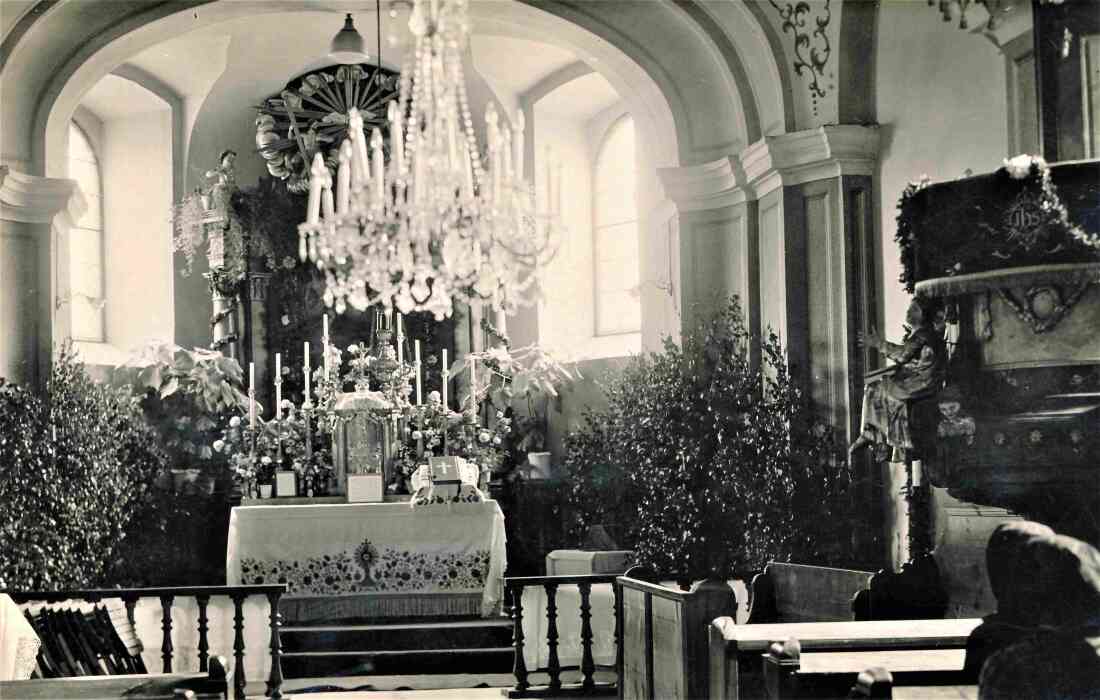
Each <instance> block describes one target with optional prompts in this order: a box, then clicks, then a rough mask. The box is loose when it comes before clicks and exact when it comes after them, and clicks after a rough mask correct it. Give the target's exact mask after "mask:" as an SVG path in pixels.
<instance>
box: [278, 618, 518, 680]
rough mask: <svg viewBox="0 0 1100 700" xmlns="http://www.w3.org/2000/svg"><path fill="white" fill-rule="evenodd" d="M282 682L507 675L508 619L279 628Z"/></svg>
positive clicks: (509, 652) (509, 665)
mask: <svg viewBox="0 0 1100 700" xmlns="http://www.w3.org/2000/svg"><path fill="white" fill-rule="evenodd" d="M280 640H281V642H282V647H283V663H282V666H283V675H284V676H285V677H287V678H319V677H325V676H371V675H398V674H406V673H414V674H447V673H507V672H509V671H510V670H511V669H512V661H513V656H512V623H511V621H510V620H508V619H507V618H491V619H484V618H472V619H457V620H456V619H455V618H438V619H419V620H416V621H412V622H410V621H404V620H392V621H378V622H374V621H372V622H367V623H362V624H323V625H322V624H310V625H295V624H289V625H286V626H285V627H283V629H282V631H281V634H280Z"/></svg>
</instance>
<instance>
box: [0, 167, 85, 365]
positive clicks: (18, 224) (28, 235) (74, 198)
mask: <svg viewBox="0 0 1100 700" xmlns="http://www.w3.org/2000/svg"><path fill="white" fill-rule="evenodd" d="M84 207H85V203H84V198H83V196H81V194H80V190H79V188H78V187H77V185H76V183H75V182H74V181H72V180H66V179H60V178H45V177H37V176H34V175H28V174H26V173H24V172H20V171H18V170H15V169H13V168H12V167H11V166H8V165H0V376H4V377H6V378H8V379H9V380H11V381H15V382H20V383H33V382H39V381H44V379H45V377H46V376H47V374H48V368H49V364H50V358H51V355H52V352H53V346H54V343H55V341H56V340H60V339H62V338H65V337H68V335H69V328H70V320H69V307H68V304H66V303H65V301H64V300H65V297H66V294H67V291H68V287H69V274H68V264H67V255H65V253H66V252H67V250H68V234H69V229H70V227H71V226H72V224H73V222H75V221H76V220H77V219H79V218H80V216H81V215H82V214H83V212H84Z"/></svg>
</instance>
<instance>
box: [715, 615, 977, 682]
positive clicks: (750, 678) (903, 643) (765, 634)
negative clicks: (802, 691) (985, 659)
mask: <svg viewBox="0 0 1100 700" xmlns="http://www.w3.org/2000/svg"><path fill="white" fill-rule="evenodd" d="M979 624H981V620H980V619H977V618H970V619H950V620H947V619H939V620H866V621H851V622H792V623H775V624H764V625H738V624H736V623H735V622H734V620H733V619H732V618H729V617H723V618H718V619H716V620H714V621H713V622H712V623H711V625H710V628H709V635H710V655H709V677H710V685H709V688H710V695H709V697H710V698H711V700H737V699H738V698H758V697H762V696H763V695H764V693H765V689H764V683H763V677H762V674H761V670H762V669H761V664H760V656H761V654H762V653H764V652H765V651H766V650H767V649H768V647H769V645H771V643H772V642H774V641H775V640H777V639H791V638H794V639H797V640H799V642H800V643H801V651H802V652H810V651H813V652H823V651H864V652H866V651H892V650H905V649H920V650H927V649H952V650H958V651H959V652H960V654H962V653H963V650H964V649H965V647H966V640H967V637H969V636H970V632H971V631H972V630H973V629H974V628H975V627H977V626H978V625H979ZM870 665H873V664H868V665H867V666H870ZM867 666H864V667H863V668H866V667H867ZM960 668H961V666H960Z"/></svg>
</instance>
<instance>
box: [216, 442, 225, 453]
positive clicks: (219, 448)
mask: <svg viewBox="0 0 1100 700" xmlns="http://www.w3.org/2000/svg"><path fill="white" fill-rule="evenodd" d="M224 449H225V440H215V441H214V451H215V452H221V451H222V450H224Z"/></svg>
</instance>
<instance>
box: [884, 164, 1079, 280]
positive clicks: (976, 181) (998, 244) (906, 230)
mask: <svg viewBox="0 0 1100 700" xmlns="http://www.w3.org/2000/svg"><path fill="white" fill-rule="evenodd" d="M1096 171H1097V167H1096V165H1095V164H1093V163H1066V164H1061V165H1058V166H1055V168H1051V167H1050V166H1049V165H1048V164H1047V163H1046V161H1044V160H1043V159H1042V158H1041V157H1039V156H1031V155H1026V154H1025V155H1019V156H1016V157H1014V158H1009V159H1006V160H1005V161H1004V166H1003V167H1002V168H1001V169H999V170H998V171H996V172H995V173H992V174H989V175H980V176H977V177H970V178H965V179H962V180H957V181H954V182H949V183H939V184H935V185H933V184H931V183H930V181H929V180H928V178H927V176H923V177H922V178H921V180H920V181H919V182H915V183H910V184H909V185H908V186H907V187H906V188H905V190H904V191H903V192H902V195H901V199H900V200H899V202H898V216H897V231H896V233H895V237H894V238H895V241H896V242H897V244H898V248H899V250H900V253H901V262H902V272H901V276H900V281H901V282H902V283H903V284H904V285H905V288H906V290H908V291H909V292H910V293H913V292H914V290H915V286H916V283H917V282H919V281H921V280H923V279H929V278H936V277H951V276H955V275H961V274H969V273H974V272H982V271H986V270H994V269H1001V268H1006V267H1020V266H1028V265H1041V264H1056V263H1082V262H1097V261H1100V216H1098V214H1097V210H1096V206H1095V202H1096V198H1097V196H1100V192H1098V190H1100V188H1098V187H1097V184H1096V183H1097V172H1096ZM1056 179H1057V180H1059V182H1060V183H1061V189H1060V188H1059V187H1058V186H1056V184H1055V180H1056Z"/></svg>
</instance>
